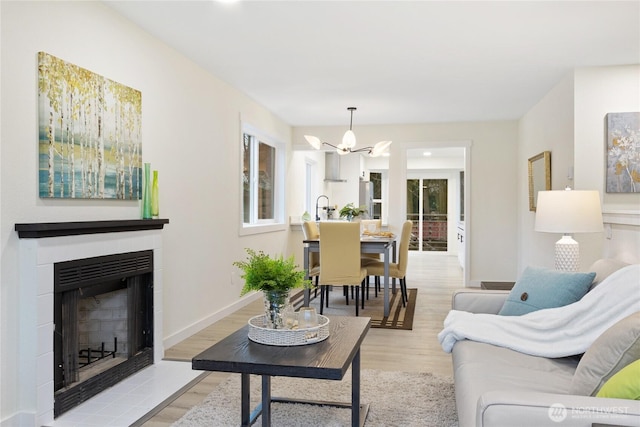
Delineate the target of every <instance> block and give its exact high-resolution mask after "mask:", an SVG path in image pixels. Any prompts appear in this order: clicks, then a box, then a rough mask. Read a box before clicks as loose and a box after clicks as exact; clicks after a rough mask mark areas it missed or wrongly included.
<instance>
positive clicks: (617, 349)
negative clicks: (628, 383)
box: [569, 312, 640, 396]
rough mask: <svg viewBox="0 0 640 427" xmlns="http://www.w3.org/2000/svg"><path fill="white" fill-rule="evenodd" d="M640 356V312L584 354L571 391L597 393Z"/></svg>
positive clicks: (618, 325) (625, 320) (627, 319)
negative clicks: (610, 379)
mask: <svg viewBox="0 0 640 427" xmlns="http://www.w3.org/2000/svg"><path fill="white" fill-rule="evenodd" d="M638 359H640V312H637V313H634V314H632V315H630V316H627V317H625V318H624V319H622V320H620V321H619V322H618V323H616V324H615V325H613V326H612V327H610V328H609V329H607V330H606V331H605V332H604V333H603V334H602V335H600V336H599V337H598V338H597V339H596V340H595V341H594V342H593V344H591V346H590V347H589V349H588V350H587V351H586V353H585V354H584V355H583V356H582V359H581V360H580V363H579V364H578V367H577V368H576V373H575V375H574V376H573V380H572V382H571V388H570V390H569V393H570V394H580V395H584V396H595V395H596V394H597V393H598V391H599V390H600V388H601V387H602V385H603V384H604V383H605V382H606V381H607V380H608V379H609V378H611V377H612V376H613V375H615V374H616V373H617V372H618V371H620V370H621V369H622V368H624V367H625V366H627V365H628V364H630V363H631V362H633V361H635V360H638Z"/></svg>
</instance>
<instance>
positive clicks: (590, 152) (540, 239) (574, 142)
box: [518, 65, 640, 272]
mask: <svg viewBox="0 0 640 427" xmlns="http://www.w3.org/2000/svg"><path fill="white" fill-rule="evenodd" d="M629 111H640V66H638V65H633V66H619V67H598V68H582V69H577V70H575V71H574V72H572V73H571V74H570V75H568V76H567V77H566V78H565V79H564V80H563V81H562V82H560V83H559V84H558V85H556V86H555V87H554V88H553V89H552V90H551V91H550V92H549V93H548V94H547V95H546V96H545V97H544V98H543V99H542V100H541V101H540V102H538V104H537V105H536V106H535V107H534V108H532V109H531V110H530V111H529V112H528V113H527V114H526V115H525V116H523V118H522V119H521V120H520V127H519V135H520V136H519V150H518V164H519V165H520V169H519V170H520V172H519V173H518V191H519V196H518V206H519V226H518V227H519V230H518V236H519V237H520V241H519V244H518V251H519V256H518V258H519V261H518V271H519V272H520V271H522V270H523V269H524V267H526V266H527V265H539V266H543V267H548V268H552V267H553V264H554V261H553V260H554V244H555V242H556V241H557V240H558V239H559V238H560V236H559V235H557V234H550V233H538V232H535V231H533V227H534V222H535V213H534V212H529V211H528V187H527V173H526V164H527V159H528V158H529V157H531V156H533V155H535V154H538V153H540V152H542V151H544V150H550V151H551V165H552V178H551V180H552V189H553V190H561V189H563V188H564V187H565V186H566V185H567V184H569V185H571V186H572V187H573V188H575V189H578V190H598V191H600V196H601V200H602V201H603V214H604V221H605V223H606V224H605V225H606V230H605V232H604V233H589V234H577V235H575V236H573V237H574V239H575V240H577V241H578V242H579V243H580V261H581V262H580V269H581V270H587V269H588V268H589V266H590V265H591V264H592V263H593V261H595V260H596V259H598V258H601V257H603V256H610V257H616V258H620V259H623V260H626V261H627V262H638V261H639V260H640V255H639V252H640V232H639V231H638V230H639V229H638V227H637V226H638V225H640V220H639V217H640V194H607V193H605V192H604V189H605V167H606V157H605V156H606V114H607V113H610V112H629ZM571 167H573V170H574V179H573V181H571V180H569V179H567V172H568V170H569V168H571Z"/></svg>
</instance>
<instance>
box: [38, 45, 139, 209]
mask: <svg viewBox="0 0 640 427" xmlns="http://www.w3.org/2000/svg"><path fill="white" fill-rule="evenodd" d="M38 104H39V105H38V107H39V119H38V120H39V123H38V128H39V155H38V157H39V186H40V197H46V198H82V199H122V200H137V199H140V198H141V196H142V171H141V167H142V135H141V128H142V94H141V93H140V91H138V90H135V89H132V88H130V87H127V86H124V85H122V84H120V83H116V82H114V81H112V80H109V79H107V78H104V77H102V76H100V75H98V74H95V73H93V72H91V71H89V70H86V69H84V68H81V67H78V66H76V65H73V64H70V63H68V62H66V61H63V60H61V59H59V58H56V57H55V56H52V55H49V54H47V53H44V52H39V53H38Z"/></svg>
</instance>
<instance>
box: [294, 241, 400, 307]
mask: <svg viewBox="0 0 640 427" xmlns="http://www.w3.org/2000/svg"><path fill="white" fill-rule="evenodd" d="M320 241H321V238H318V239H304V240H303V241H302V243H303V244H304V270H305V271H306V278H307V279H309V254H311V253H313V252H317V253H320ZM360 253H363V254H365V253H366V254H382V255H383V262H384V277H383V286H384V316H385V317H387V316H389V300H390V297H389V295H390V290H391V281H390V278H389V264H390V263H391V262H396V235H395V234H394V235H391V236H389V235H388V234H385V235H371V234H362V235H361V236H360ZM394 282H395V280H394ZM393 288H394V289H393V290H394V291H395V285H394V286H393ZM310 299H311V292H310V290H309V289H305V290H304V305H305V307H306V306H308V305H309V302H310Z"/></svg>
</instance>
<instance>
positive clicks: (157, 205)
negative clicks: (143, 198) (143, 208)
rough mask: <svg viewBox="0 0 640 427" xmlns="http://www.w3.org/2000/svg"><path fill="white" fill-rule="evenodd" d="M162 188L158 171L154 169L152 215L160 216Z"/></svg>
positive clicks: (154, 216)
mask: <svg viewBox="0 0 640 427" xmlns="http://www.w3.org/2000/svg"><path fill="white" fill-rule="evenodd" d="M159 192H160V189H159V187H158V171H153V184H152V185H151V216H152V217H153V218H159V217H160V200H159V199H158V196H159Z"/></svg>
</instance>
